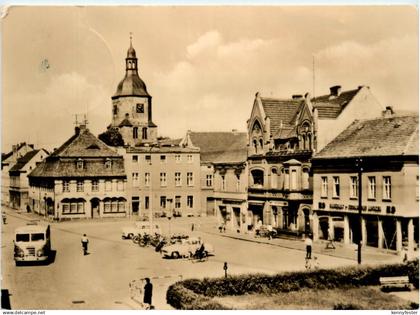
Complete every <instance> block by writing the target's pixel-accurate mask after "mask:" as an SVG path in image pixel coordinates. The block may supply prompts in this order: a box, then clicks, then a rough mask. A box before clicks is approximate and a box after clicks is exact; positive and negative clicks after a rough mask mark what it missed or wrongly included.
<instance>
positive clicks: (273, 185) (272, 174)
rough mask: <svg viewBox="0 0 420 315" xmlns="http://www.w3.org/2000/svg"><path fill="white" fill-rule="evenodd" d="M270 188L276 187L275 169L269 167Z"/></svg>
mask: <svg viewBox="0 0 420 315" xmlns="http://www.w3.org/2000/svg"><path fill="white" fill-rule="evenodd" d="M271 188H277V169H275V168H273V169H271Z"/></svg>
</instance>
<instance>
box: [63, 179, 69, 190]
mask: <svg viewBox="0 0 420 315" xmlns="http://www.w3.org/2000/svg"><path fill="white" fill-rule="evenodd" d="M69 191H70V183H69V181H68V180H65V181H63V192H69Z"/></svg>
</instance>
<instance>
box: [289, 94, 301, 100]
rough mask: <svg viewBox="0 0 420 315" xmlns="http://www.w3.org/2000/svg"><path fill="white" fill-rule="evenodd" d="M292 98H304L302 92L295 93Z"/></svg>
mask: <svg viewBox="0 0 420 315" xmlns="http://www.w3.org/2000/svg"><path fill="white" fill-rule="evenodd" d="M292 99H294V100H301V99H303V95H302V94H293V95H292Z"/></svg>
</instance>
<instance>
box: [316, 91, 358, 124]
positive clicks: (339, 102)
mask: <svg viewBox="0 0 420 315" xmlns="http://www.w3.org/2000/svg"><path fill="white" fill-rule="evenodd" d="M360 88H361V87H360ZM360 88H358V89H355V90H350V91H343V92H341V93H340V94H339V95H338V96H333V95H331V94H328V95H322V96H318V97H315V98H312V99H311V102H312V105H313V107H314V108H316V109H318V118H320V119H331V118H337V117H338V116H339V115H340V113H341V112H342V111H343V110H344V108H346V106H347V105H348V104H349V103H350V101H351V100H352V99H353V98H354V97H355V96H356V94H357V93H358V92H359V91H360Z"/></svg>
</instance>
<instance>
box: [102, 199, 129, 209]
mask: <svg viewBox="0 0 420 315" xmlns="http://www.w3.org/2000/svg"><path fill="white" fill-rule="evenodd" d="M119 212H125V202H124V201H121V200H117V199H115V198H113V199H108V198H107V199H106V200H105V201H104V213H119Z"/></svg>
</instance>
